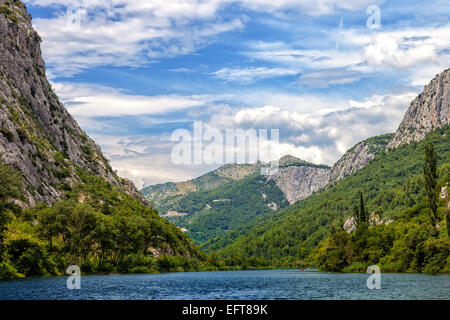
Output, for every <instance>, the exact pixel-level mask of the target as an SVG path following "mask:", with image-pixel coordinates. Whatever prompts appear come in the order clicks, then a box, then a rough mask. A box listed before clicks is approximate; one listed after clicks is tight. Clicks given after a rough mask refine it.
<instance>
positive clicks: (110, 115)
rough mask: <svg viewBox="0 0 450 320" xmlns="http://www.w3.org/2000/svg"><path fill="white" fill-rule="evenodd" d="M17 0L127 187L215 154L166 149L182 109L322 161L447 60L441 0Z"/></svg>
mask: <svg viewBox="0 0 450 320" xmlns="http://www.w3.org/2000/svg"><path fill="white" fill-rule="evenodd" d="M25 3H26V5H27V8H28V10H29V12H30V13H31V15H32V17H33V26H34V28H35V29H36V30H37V31H38V32H39V34H40V36H41V38H42V51H43V55H44V59H45V61H46V66H47V76H48V77H49V79H50V82H51V84H52V86H53V87H54V89H55V91H56V93H57V94H58V96H59V97H60V99H61V100H62V101H63V102H64V104H65V105H66V107H67V108H68V110H69V112H70V113H71V114H72V115H73V116H74V117H75V118H76V119H77V120H78V122H79V124H80V126H81V127H82V128H83V129H84V130H85V131H86V132H87V133H88V134H89V136H90V137H91V138H93V139H94V140H95V141H96V142H97V143H98V144H99V145H100V146H101V147H102V150H103V152H104V153H105V155H106V156H107V157H108V158H109V159H110V161H111V165H112V167H113V168H114V169H116V170H117V171H118V173H119V174H120V175H121V176H124V177H127V178H130V179H132V180H133V181H134V182H135V184H136V185H137V187H138V188H142V187H144V186H148V185H150V184H156V183H163V182H168V181H183V180H187V179H191V178H195V177H197V176H200V175H201V174H204V173H206V172H208V171H210V170H212V169H215V168H217V167H218V166H219V165H217V164H206V163H199V164H192V165H191V164H183V165H180V164H175V163H174V162H173V161H172V157H171V154H172V150H173V148H174V145H175V144H176V142H174V141H172V140H171V136H172V134H173V132H174V131H176V130H178V129H186V130H188V131H189V132H192V131H193V124H194V121H202V123H203V125H204V127H205V128H215V129H218V130H221V131H223V132H225V130H226V129H244V130H247V129H253V128H254V129H279V140H280V143H279V144H278V145H277V148H278V151H279V154H280V155H285V154H291V155H293V156H296V157H299V158H301V159H304V160H306V161H309V162H313V163H317V164H327V165H332V164H333V163H334V162H335V161H337V160H338V159H339V158H340V157H341V156H342V154H343V153H345V151H346V150H348V149H349V148H351V147H352V146H353V145H355V144H356V143H358V142H359V141H362V140H364V139H367V138H369V137H372V136H375V135H379V134H384V133H388V132H395V130H396V129H397V127H398V125H399V123H400V122H401V120H402V118H403V115H404V113H405V112H406V110H407V109H408V107H409V105H410V103H411V101H412V100H413V99H414V97H415V96H416V95H417V94H418V93H420V92H421V91H422V90H423V87H424V85H426V84H427V83H428V82H429V81H430V80H432V79H433V78H434V77H435V76H436V74H438V73H440V72H442V71H443V70H445V69H447V68H449V67H450V21H449V17H450V1H448V0H429V1H416V0H408V1H406V0H401V1H400V0H397V1H394V0H385V1H383V0H353V1H351V0H318V1H310V0H279V1H273V0H247V1H243V0H209V1H206V0H170V1H167V0H164V1H163V0H146V1H135V0H106V1H103V0H102V1H100V0H84V1H81V0H79V1H77V0H60V1H54V0H27V1H25ZM378 13H379V14H378ZM274 160H275V159H274Z"/></svg>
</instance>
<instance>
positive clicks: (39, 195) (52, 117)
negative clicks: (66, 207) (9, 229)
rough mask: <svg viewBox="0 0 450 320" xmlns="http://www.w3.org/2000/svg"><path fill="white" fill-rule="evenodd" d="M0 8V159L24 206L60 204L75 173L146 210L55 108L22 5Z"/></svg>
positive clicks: (69, 118)
mask: <svg viewBox="0 0 450 320" xmlns="http://www.w3.org/2000/svg"><path fill="white" fill-rule="evenodd" d="M8 3H11V4H10V5H8ZM0 5H1V7H0V8H1V12H2V14H0V37H1V39H2V40H1V42H0V124H1V129H0V153H1V155H2V160H3V161H4V162H5V163H7V164H9V165H12V166H13V167H15V168H17V169H19V170H20V171H21V172H22V174H23V177H24V182H25V186H26V189H25V192H26V198H27V201H26V203H25V204H24V205H29V206H34V205H35V204H37V203H40V202H46V203H52V202H54V201H56V200H58V199H61V198H62V196H63V194H64V192H63V187H64V186H65V187H66V188H67V187H74V186H75V185H76V184H78V183H79V182H80V178H79V176H78V175H77V172H76V168H81V169H83V170H85V171H87V172H89V173H92V174H95V175H98V176H101V177H102V178H104V179H105V180H106V181H108V182H110V183H112V184H113V185H114V186H116V187H117V188H118V189H119V190H121V191H123V192H125V193H127V194H130V195H132V196H133V197H136V198H139V199H140V200H141V201H142V203H144V204H146V205H148V203H147V201H146V200H145V199H144V198H143V197H142V196H141V195H140V194H139V192H138V191H137V190H136V188H135V187H134V185H133V184H132V183H131V182H130V181H127V180H125V179H123V178H120V177H118V176H117V175H116V174H115V173H114V171H113V170H112V169H111V166H110V165H109V163H108V160H107V159H106V158H105V157H104V156H103V154H102V152H101V150H100V147H99V146H97V145H96V144H95V142H94V141H92V140H91V139H90V138H89V137H88V136H87V135H86V133H85V132H84V131H83V130H82V129H81V128H80V127H79V126H78V124H77V123H76V121H75V120H74V119H73V118H72V116H71V115H70V114H69V113H68V112H67V110H66V109H65V108H64V106H63V105H62V104H61V103H60V102H59V100H58V97H57V96H56V95H55V93H54V91H53V90H52V87H51V85H50V84H49V82H48V81H47V78H46V76H45V73H46V70H45V64H44V61H43V59H42V56H41V50H40V42H41V39H40V37H39V35H38V34H37V33H36V32H35V31H34V30H33V27H32V25H31V16H30V15H29V14H28V13H27V11H26V8H25V5H24V4H22V3H21V2H20V1H14V2H8V1H0Z"/></svg>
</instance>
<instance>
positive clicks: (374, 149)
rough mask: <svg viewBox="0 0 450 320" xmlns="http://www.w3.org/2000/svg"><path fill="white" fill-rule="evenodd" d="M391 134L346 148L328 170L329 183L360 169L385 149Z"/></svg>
mask: <svg viewBox="0 0 450 320" xmlns="http://www.w3.org/2000/svg"><path fill="white" fill-rule="evenodd" d="M393 136H394V135H393V134H385V135H381V136H377V137H373V138H369V139H367V140H364V141H362V142H360V143H358V144H357V145H355V146H354V147H353V148H351V149H350V150H348V151H347V152H346V153H345V154H344V155H343V156H342V157H341V158H340V159H339V160H338V161H337V162H336V163H335V164H334V166H333V168H332V169H331V172H330V180H329V182H330V183H336V182H338V181H340V180H342V179H344V178H345V177H346V176H348V175H350V174H352V173H355V172H356V171H358V170H361V169H362V168H364V167H365V166H366V164H367V163H369V161H370V160H372V159H373V158H375V157H376V156H377V155H378V154H379V153H380V152H383V151H384V150H385V149H386V146H387V145H388V143H389V141H391V139H392V137H393Z"/></svg>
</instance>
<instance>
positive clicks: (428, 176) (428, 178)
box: [423, 143, 438, 228]
mask: <svg viewBox="0 0 450 320" xmlns="http://www.w3.org/2000/svg"><path fill="white" fill-rule="evenodd" d="M423 177H424V179H425V192H426V196H427V202H428V208H429V211H430V220H431V223H432V225H433V227H434V228H436V222H437V220H438V216H437V201H436V200H437V190H436V185H437V182H438V174H437V155H436V152H435V151H434V145H433V143H429V144H427V145H426V146H425V162H424V163H423Z"/></svg>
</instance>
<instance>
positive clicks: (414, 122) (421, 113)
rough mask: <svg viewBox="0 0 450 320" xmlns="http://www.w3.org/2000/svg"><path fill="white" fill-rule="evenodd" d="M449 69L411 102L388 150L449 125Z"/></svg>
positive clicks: (419, 138)
mask: <svg viewBox="0 0 450 320" xmlns="http://www.w3.org/2000/svg"><path fill="white" fill-rule="evenodd" d="M449 117H450V69H447V70H445V71H444V72H442V73H441V74H439V75H437V76H436V77H435V78H434V79H433V80H432V81H431V82H430V83H429V84H428V85H427V86H426V87H425V89H424V90H423V92H422V93H421V94H420V95H419V96H418V97H417V98H415V99H414V100H413V102H412V103H411V106H410V107H409V109H408V111H407V112H406V115H405V117H404V118H403V121H402V122H401V124H400V127H399V128H398V130H397V133H396V134H395V137H394V139H392V141H391V142H390V143H389V145H388V148H396V147H398V146H399V145H401V144H404V143H410V142H412V141H419V140H421V139H423V138H424V137H425V136H426V134H427V133H429V132H430V131H432V130H433V129H435V128H438V127H440V126H443V125H445V124H448V123H449V120H448V119H449Z"/></svg>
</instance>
